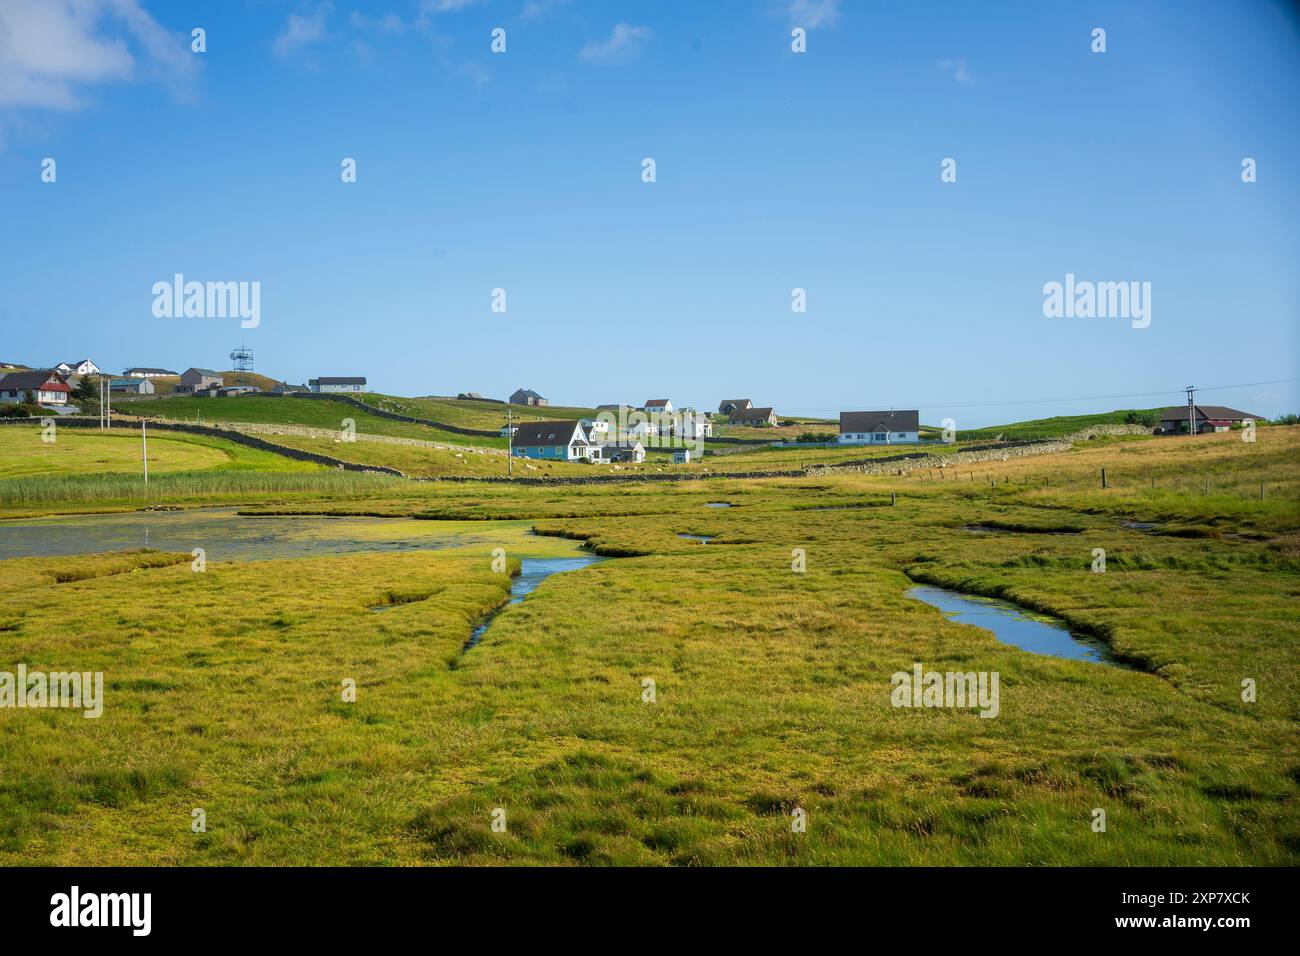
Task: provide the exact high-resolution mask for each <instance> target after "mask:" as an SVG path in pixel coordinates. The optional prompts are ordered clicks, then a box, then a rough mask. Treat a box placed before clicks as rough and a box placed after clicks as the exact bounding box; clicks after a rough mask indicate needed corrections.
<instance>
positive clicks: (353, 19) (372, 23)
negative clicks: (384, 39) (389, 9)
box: [348, 10, 406, 33]
mask: <svg viewBox="0 0 1300 956" xmlns="http://www.w3.org/2000/svg"><path fill="white" fill-rule="evenodd" d="M348 22H349V23H350V24H352V26H354V27H356V28H357V29H358V30H378V31H379V32H380V33H401V32H402V31H403V30H405V29H406V24H405V23H403V22H402V18H401V17H399V16H398V15H397V14H395V13H385V14H384V15H383V16H382V17H368V16H366V15H365V14H364V13H358V12H357V11H356V10H353V11H352V13H351V15H350V16H349V17H348Z"/></svg>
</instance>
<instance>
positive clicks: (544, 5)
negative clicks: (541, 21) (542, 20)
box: [519, 0, 571, 20]
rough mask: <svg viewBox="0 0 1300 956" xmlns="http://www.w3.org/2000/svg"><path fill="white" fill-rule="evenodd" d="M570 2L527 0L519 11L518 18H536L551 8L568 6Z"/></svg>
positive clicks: (562, 0)
mask: <svg viewBox="0 0 1300 956" xmlns="http://www.w3.org/2000/svg"><path fill="white" fill-rule="evenodd" d="M570 2H571V0H527V2H526V3H525V4H524V8H523V9H522V10H520V11H519V19H521V20H536V19H538V18H539V17H544V16H546V14H548V13H550V12H552V11H553V10H558V9H559V8H560V7H564V6H568V4H569V3H570Z"/></svg>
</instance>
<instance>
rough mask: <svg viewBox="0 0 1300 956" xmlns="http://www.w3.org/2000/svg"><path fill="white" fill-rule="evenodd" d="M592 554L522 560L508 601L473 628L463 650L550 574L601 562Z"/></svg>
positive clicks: (475, 641) (468, 647) (479, 638)
mask: <svg viewBox="0 0 1300 956" xmlns="http://www.w3.org/2000/svg"><path fill="white" fill-rule="evenodd" d="M602 560H604V559H603V558H599V557H597V556H596V555H594V554H584V555H581V556H579V557H576V558H524V559H523V560H522V561H521V562H520V564H521V568H520V571H519V576H518V577H516V578H513V579H512V580H511V582H510V600H509V601H507V602H506V603H505V604H503V605H501V606H500V607H499V608H497V609H496V610H495V611H493V612H492V613H491V614H489V615H488V616H487V617H485V618H484V619H483V620H482V621H480V622H479V625H478V626H477V627H475V628H474V633H473V634H471V635H470V636H469V640H468V641H466V642H465V650H469V649H470V648H471V647H473V646H474V645H475V644H477V643H478V642H479V641H480V640H482V638H483V635H484V634H486V633H487V629H488V626H489V625H490V624H491V623H492V622H493V621H494V620H496V616H497V615H498V614H500V613H501V612H502V611H504V610H505V609H506V608H508V607H509V606H510V605H511V604H518V603H519V602H520V601H522V600H523V599H524V598H526V597H527V596H528V595H529V594H531V593H532V592H533V591H535V590H537V585H539V584H541V583H542V582H543V581H545V580H546V579H547V578H549V577H550V576H551V575H552V574H561V573H563V572H565V571H576V570H578V569H579V568H585V567H587V565H589V564H595V563H596V562H597V561H602Z"/></svg>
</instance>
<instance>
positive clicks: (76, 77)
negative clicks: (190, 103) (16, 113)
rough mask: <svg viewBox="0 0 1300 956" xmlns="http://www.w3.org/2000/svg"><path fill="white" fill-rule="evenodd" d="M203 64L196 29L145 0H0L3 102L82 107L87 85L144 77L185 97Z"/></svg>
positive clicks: (2, 104)
mask: <svg viewBox="0 0 1300 956" xmlns="http://www.w3.org/2000/svg"><path fill="white" fill-rule="evenodd" d="M198 69H199V67H198V63H197V62H196V58H195V57H194V56H193V54H192V53H191V52H190V38H189V35H188V34H180V33H172V32H170V31H168V30H166V29H165V28H164V27H163V26H161V25H160V24H159V23H158V21H156V20H154V18H153V17H151V16H150V15H149V14H148V13H147V12H146V11H145V10H144V9H143V8H142V7H141V6H140V4H139V2H138V0H77V2H53V0H3V2H0V107H5V106H10V107H37V108H45V109H60V110H72V109H79V108H81V107H83V106H84V105H85V104H86V100H85V97H84V91H85V88H86V87H89V86H92V85H95V84H101V83H112V82H125V81H130V80H133V79H135V78H137V77H138V76H140V75H144V76H146V77H149V78H153V79H156V80H159V81H161V82H163V83H166V84H167V85H169V86H171V87H172V91H173V93H174V94H175V95H177V96H180V97H182V98H183V97H185V96H187V95H188V94H189V91H190V87H191V85H192V83H193V80H194V78H195V77H196V75H197V73H198Z"/></svg>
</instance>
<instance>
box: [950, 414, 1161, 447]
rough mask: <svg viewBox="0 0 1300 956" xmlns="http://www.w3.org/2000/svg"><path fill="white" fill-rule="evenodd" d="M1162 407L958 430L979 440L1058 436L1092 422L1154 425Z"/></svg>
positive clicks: (961, 436)
mask: <svg viewBox="0 0 1300 956" xmlns="http://www.w3.org/2000/svg"><path fill="white" fill-rule="evenodd" d="M1162 410H1163V409H1162V408H1121V409H1116V410H1115V411H1113V412H1099V413H1097V414H1093V415H1058V416H1056V417H1055V418H1035V419H1032V420H1030V421H1025V422H1013V423H1012V424H1010V425H991V426H989V427H988V428H962V429H960V430H959V431H958V432H957V438H958V440H960V441H982V440H985V439H990V438H997V437H998V436H999V435H1001V436H1002V437H1003V438H1004V439H1005V440H1007V441H1019V440H1023V439H1027V438H1060V437H1061V436H1063V435H1069V434H1071V433H1072V432H1077V431H1080V430H1081V429H1084V428H1088V427H1090V426H1092V425H1142V424H1148V423H1149V424H1151V425H1153V426H1154V425H1155V424H1156V423H1157V422H1159V421H1160V412H1161V411H1162Z"/></svg>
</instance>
